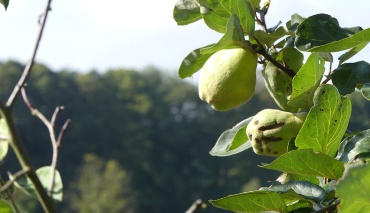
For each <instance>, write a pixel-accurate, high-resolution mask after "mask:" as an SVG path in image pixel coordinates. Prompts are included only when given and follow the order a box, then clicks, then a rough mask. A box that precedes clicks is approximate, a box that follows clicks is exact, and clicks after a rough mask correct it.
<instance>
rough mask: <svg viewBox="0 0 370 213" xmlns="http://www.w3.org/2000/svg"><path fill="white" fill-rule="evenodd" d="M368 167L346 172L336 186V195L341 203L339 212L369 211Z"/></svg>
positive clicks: (369, 173) (369, 181) (369, 180)
mask: <svg viewBox="0 0 370 213" xmlns="http://www.w3.org/2000/svg"><path fill="white" fill-rule="evenodd" d="M369 186H370V167H369V166H368V165H366V166H362V167H357V168H352V169H349V170H348V171H347V170H346V175H345V176H344V177H343V179H341V180H340V181H339V183H338V185H337V191H336V195H337V196H338V197H339V198H340V200H341V202H340V205H339V206H338V208H339V210H340V212H342V213H351V212H368V211H369V209H370V193H369V191H370V187H369Z"/></svg>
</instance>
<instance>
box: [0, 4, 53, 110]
mask: <svg viewBox="0 0 370 213" xmlns="http://www.w3.org/2000/svg"><path fill="white" fill-rule="evenodd" d="M50 5H51V0H48V1H47V4H46V7H45V10H44V13H43V16H42V18H41V20H40V29H39V32H38V35H37V39H36V43H35V46H34V49H33V52H32V55H31V58H30V60H29V61H28V63H27V65H26V67H25V68H24V70H23V73H22V76H21V77H20V78H19V81H18V83H17V84H16V85H15V87H14V89H13V92H12V93H11V94H10V96H9V98H8V101H7V102H6V104H5V106H6V107H12V106H13V104H14V102H15V99H16V98H17V97H18V95H19V91H20V89H21V87H22V86H23V85H24V84H25V83H26V82H27V79H28V77H29V75H30V72H31V69H32V67H33V63H34V61H35V58H36V53H37V50H38V48H39V45H40V41H41V38H42V34H43V32H44V27H45V23H46V19H47V17H48V13H49V11H50Z"/></svg>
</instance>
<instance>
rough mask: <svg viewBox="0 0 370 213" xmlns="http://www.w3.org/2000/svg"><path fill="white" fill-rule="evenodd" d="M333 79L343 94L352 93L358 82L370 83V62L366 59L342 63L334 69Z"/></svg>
mask: <svg viewBox="0 0 370 213" xmlns="http://www.w3.org/2000/svg"><path fill="white" fill-rule="evenodd" d="M331 79H332V81H333V84H334V85H335V86H336V87H337V88H338V90H339V92H340V94H341V95H347V94H350V93H352V92H354V91H355V87H356V84H365V83H370V64H369V63H367V62H365V61H359V62H355V63H345V64H342V65H340V66H339V67H338V68H337V69H335V70H334V71H333V73H332V74H331Z"/></svg>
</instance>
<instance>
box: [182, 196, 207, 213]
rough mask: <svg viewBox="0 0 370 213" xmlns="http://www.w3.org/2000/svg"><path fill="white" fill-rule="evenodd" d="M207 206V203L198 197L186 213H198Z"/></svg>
mask: <svg viewBox="0 0 370 213" xmlns="http://www.w3.org/2000/svg"><path fill="white" fill-rule="evenodd" d="M205 207H206V204H205V203H204V202H203V201H202V200H201V199H198V200H196V201H194V203H193V205H191V206H190V208H189V209H188V210H187V211H186V212H185V213H196V212H198V211H199V210H200V209H204V208H205Z"/></svg>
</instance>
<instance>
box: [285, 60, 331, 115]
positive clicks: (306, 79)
mask: <svg viewBox="0 0 370 213" xmlns="http://www.w3.org/2000/svg"><path fill="white" fill-rule="evenodd" d="M324 72H325V61H324V59H323V58H321V57H320V55H319V54H318V53H311V55H310V56H309V57H308V59H307V61H306V63H305V64H304V65H303V66H302V67H301V68H300V69H299V71H298V72H297V74H296V75H295V76H294V78H293V83H292V85H293V91H292V95H291V97H290V100H289V102H288V105H290V106H293V107H297V108H306V109H308V108H310V107H311V105H312V97H313V93H314V91H315V90H316V88H317V87H318V84H319V83H320V80H321V78H322V75H323V74H324Z"/></svg>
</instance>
